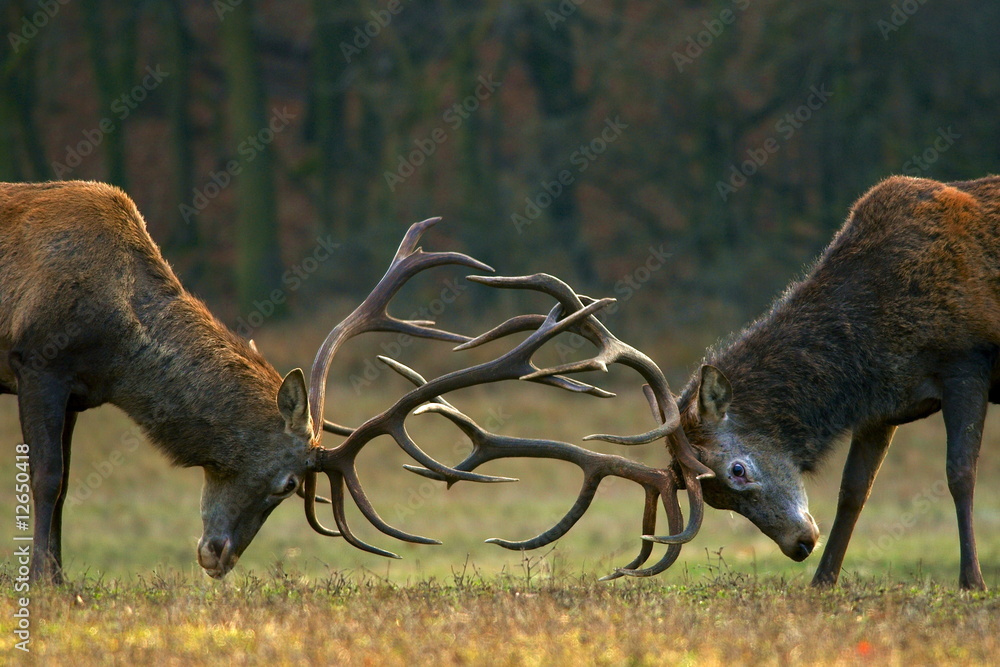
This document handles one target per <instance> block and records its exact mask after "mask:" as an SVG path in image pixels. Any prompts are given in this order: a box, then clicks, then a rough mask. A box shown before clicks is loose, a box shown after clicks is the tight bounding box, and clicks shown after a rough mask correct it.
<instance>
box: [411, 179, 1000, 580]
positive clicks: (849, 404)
mask: <svg viewBox="0 0 1000 667" xmlns="http://www.w3.org/2000/svg"><path fill="white" fill-rule="evenodd" d="M998 202H1000V176H991V177H987V178H983V179H979V180H975V181H967V182H960V183H947V184H945V183H939V182H936V181H931V180H926V179H919V178H909V177H893V178H889V179H887V180H885V181H883V182H882V183H880V184H878V185H876V186H875V187H873V188H872V189H871V190H870V191H869V192H868V193H867V194H865V195H864V196H863V197H861V199H859V200H858V202H857V203H856V204H855V205H854V207H853V209H852V210H851V213H850V216H849V217H848V220H847V222H846V223H845V224H844V226H843V228H842V229H841V230H840V231H839V232H838V234H837V235H836V236H835V237H834V239H833V241H832V243H831V244H830V245H829V247H828V248H827V249H826V250H825V251H824V252H823V254H822V255H821V256H820V258H819V260H818V261H817V262H816V264H815V266H814V267H813V269H812V270H811V272H810V273H809V274H808V276H807V277H806V278H805V279H804V280H802V281H801V282H798V283H796V284H793V285H792V286H791V287H789V288H788V290H786V292H785V293H784V295H783V296H782V297H781V298H780V299H778V301H777V302H776V303H775V304H774V306H773V307H772V308H771V310H770V312H769V313H767V314H766V315H764V316H763V317H761V318H760V319H759V320H757V321H756V322H754V323H753V324H751V325H750V326H748V327H747V328H746V329H745V330H743V331H742V332H740V333H739V334H738V335H736V336H735V337H734V338H733V339H732V340H731V342H729V343H728V344H725V345H722V346H721V347H719V348H718V349H715V350H710V351H709V352H708V354H707V355H706V357H705V363H704V364H703V365H702V366H701V369H700V370H699V371H698V372H697V373H695V375H694V377H693V378H692V379H691V381H690V382H689V383H688V385H687V387H686V388H685V390H684V391H683V393H682V395H681V397H680V400H679V411H680V423H681V426H682V429H681V430H678V431H676V432H674V433H672V434H671V436H670V439H671V449H672V450H673V451H674V454H675V457H676V456H677V455H678V453H680V452H683V453H684V454H685V455H686V454H687V453H690V452H691V451H693V452H694V453H695V456H696V457H697V459H698V460H699V461H700V462H701V463H702V464H704V465H705V466H707V468H708V470H707V471H706V470H705V469H702V468H699V467H698V466H697V462H690V461H687V462H684V464H683V465H681V466H680V467H675V469H674V470H673V471H672V476H673V479H674V480H675V481H674V482H673V484H672V487H671V489H670V492H671V493H672V492H673V491H676V488H678V487H683V486H687V489H688V492H689V494H690V496H691V512H692V517H691V521H690V523H689V525H688V528H687V529H686V530H684V531H683V532H681V533H677V530H678V528H679V526H680V519H679V509H678V508H677V506H676V502H675V501H674V502H670V503H668V502H667V499H668V495H669V494H668V493H667V492H666V491H664V492H662V493H660V495H661V496H662V497H663V499H664V506H665V507H666V509H667V513H668V518H669V521H670V526H671V530H672V531H673V532H674V533H675V534H674V535H670V536H666V537H657V536H655V535H652V534H651V531H650V525H651V522H652V519H651V513H655V510H656V507H655V500H656V496H655V495H652V496H651V495H650V494H651V493H654V492H653V491H651V489H653V487H651V486H646V488H647V503H646V513H645V515H644V522H643V532H644V533H645V534H644V535H643V539H644V540H646V542H647V546H644V549H643V551H642V552H641V553H640V557H639V558H638V559H637V560H636V561H635V562H633V563H632V564H630V565H629V566H627V567H626V568H622V569H620V570H618V571H617V572H616V573H615V574H613V575H611V577H610V578H614V577H615V576H619V575H621V574H631V575H639V576H648V575H649V574H655V573H657V572H661V571H663V570H664V569H666V567H668V566H669V565H670V564H671V563H672V562H673V559H674V558H676V555H677V550H678V549H679V547H680V545H681V544H682V543H684V542H686V541H689V540H690V539H692V538H693V537H694V536H695V534H696V533H697V530H698V527H699V525H700V519H701V512H702V501H704V502H708V503H709V504H710V505H712V506H713V507H717V508H720V509H729V510H734V511H736V512H739V513H740V514H743V515H744V516H746V517H747V518H748V519H750V520H751V521H752V522H753V523H754V524H756V525H757V526H758V527H759V528H760V529H761V530H762V531H763V532H764V533H765V534H766V535H768V536H769V537H771V538H772V539H773V540H774V541H775V542H777V544H778V545H779V546H780V548H781V550H782V551H783V552H784V553H785V554H786V555H787V556H789V557H791V558H793V559H794V560H803V559H805V558H806V557H807V556H809V554H810V553H811V552H812V551H813V549H814V548H815V546H816V543H817V539H818V537H819V530H818V528H817V526H816V522H815V521H814V520H813V518H812V516H811V515H810V514H809V511H808V501H807V498H806V493H805V489H804V487H803V484H802V477H803V475H804V474H808V473H810V472H812V471H814V470H816V469H817V468H818V466H819V465H820V464H821V463H822V462H823V457H824V456H825V455H826V454H828V453H829V452H830V450H831V449H832V448H833V446H834V445H835V444H836V443H837V442H838V441H839V440H841V439H842V438H844V437H846V436H850V439H851V446H850V452H849V453H848V457H847V463H846V465H845V467H844V475H843V480H842V482H841V490H840V499H839V502H838V506H837V515H836V518H835V520H834V523H833V529H832V531H831V534H830V539H829V541H828V543H827V545H826V548H825V550H824V552H823V557H822V558H821V559H820V563H819V567H818V569H817V571H816V574H815V576H814V578H813V584H814V585H817V586H827V585H832V584H835V583H836V581H837V579H838V576H839V574H840V570H841V566H842V564H843V560H844V554H845V552H846V550H847V544H848V542H849V541H850V537H851V533H852V531H853V529H854V525H855V523H856V521H857V519H858V516H859V514H860V513H861V509H862V508H863V507H864V504H865V501H866V500H867V499H868V495H869V492H870V490H871V486H872V483H873V481H874V479H875V475H876V473H877V472H878V469H879V467H880V465H881V463H882V460H883V458H884V457H885V454H886V451H887V449H888V447H889V443H890V441H891V439H892V435H893V433H894V432H895V429H896V427H897V426H899V425H900V424H905V423H907V422H911V421H915V420H918V419H923V418H924V417H927V416H929V415H931V414H934V413H935V412H937V411H938V410H941V411H942V412H943V415H944V421H945V426H946V430H947V440H948V442H947V466H946V475H947V480H948V487H949V489H950V490H951V493H952V496H953V498H954V501H955V507H956V510H957V514H958V528H959V548H960V558H961V561H960V562H961V570H960V577H959V584H960V586H961V587H962V588H972V589H983V588H985V583H984V581H983V576H982V572H981V571H980V567H979V561H978V557H977V555H976V541H975V537H974V534H973V527H972V505H973V502H972V501H973V490H974V487H975V480H976V461H977V458H978V455H979V447H980V442H981V439H982V432H983V421H984V418H985V414H986V408H987V405H988V403H990V402H993V403H996V402H1000V203H998ZM591 368H594V366H591ZM428 409H431V410H435V411H439V412H445V413H448V414H450V416H451V417H452V418H453V419H454V420H456V422H457V423H460V425H461V426H462V427H463V428H464V429H465V430H466V431H467V432H468V433H469V434H470V437H473V440H474V441H476V442H477V443H481V444H477V449H476V451H474V452H473V454H472V455H471V456H470V457H469V459H467V460H466V461H465V462H463V463H462V464H460V465H458V466H457V467H458V468H460V469H468V470H472V469H474V468H475V467H476V466H477V465H480V464H481V463H483V462H484V461H487V460H491V459H493V458H499V457H500V456H503V455H521V456H540V455H541V454H540V453H538V451H539V450H538V448H537V447H535V448H530V447H527V446H526V445H515V444H513V443H511V442H510V441H509V440H510V439H504V438H501V437H500V436H496V435H493V434H487V433H484V432H482V431H481V429H478V427H476V426H475V425H474V424H471V423H470V422H469V421H468V419H467V418H463V417H460V416H459V415H456V414H454V413H452V412H451V411H450V410H448V409H445V408H441V407H436V406H431V407H429V408H425V410H428ZM654 413H656V410H655V409H654ZM463 420H464V421H463ZM668 421H669V420H668ZM685 436H686V437H687V438H690V444H688V443H687V442H685V443H683V446H680V445H679V443H678V442H677V441H679V440H683V439H684V437H685ZM501 445H502V447H501ZM516 446H522V449H523V450H524V451H522V452H520V453H519V454H507V453H505V452H512V451H513V450H514V448H515V447H516ZM503 448H506V449H503ZM529 451H531V452H532V453H528V452H529ZM591 456H596V455H591ZM581 465H583V464H582V463H581ZM585 469H586V468H585ZM657 474H658V473H657ZM625 476H628V477H629V478H630V479H634V480H635V481H637V482H640V483H643V482H642V480H641V475H640V474H639V472H637V471H635V470H633V471H632V472H630V473H629V474H628V475H625ZM595 479H596V480H598V481H599V477H594V476H591V475H589V474H588V476H587V483H586V484H585V488H584V491H583V492H582V493H581V496H580V501H578V503H577V506H575V507H574V510H573V511H572V512H571V513H570V515H569V516H568V517H567V520H566V521H564V522H563V523H562V524H561V525H560V526H557V527H556V529H553V531H550V533H548V534H544V535H543V536H539V538H536V539H535V540H528V541H525V542H505V541H502V540H494V541H495V542H497V543H499V544H501V545H502V546H506V547H509V548H534V547H537V546H541V545H542V544H545V543H547V542H548V541H551V539H554V537H557V536H558V535H561V534H562V533H564V532H565V530H567V529H568V528H569V526H571V525H572V523H573V522H575V521H576V520H577V519H578V518H579V516H580V515H582V513H583V512H584V511H585V510H586V506H587V504H589V499H590V498H592V497H593V490H594V489H595V488H596V484H594V483H593V482H594V480H595ZM702 480H704V481H702ZM550 538H551V539H550ZM650 542H661V543H665V544H669V545H671V547H670V549H669V550H668V552H667V554H666V556H665V557H664V559H663V561H661V562H660V563H659V564H657V565H656V566H654V567H652V568H647V569H645V570H635V569H632V568H635V567H637V566H638V565H639V564H640V563H641V562H642V561H644V560H645V558H646V557H648V556H649V549H648V543H650Z"/></svg>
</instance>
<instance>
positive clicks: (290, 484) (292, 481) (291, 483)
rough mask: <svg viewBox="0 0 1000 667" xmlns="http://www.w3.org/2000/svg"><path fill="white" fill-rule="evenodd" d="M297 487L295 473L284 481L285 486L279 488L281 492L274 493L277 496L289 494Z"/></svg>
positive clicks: (297, 482)
mask: <svg viewBox="0 0 1000 667" xmlns="http://www.w3.org/2000/svg"><path fill="white" fill-rule="evenodd" d="M297 488H299V480H298V478H297V477H296V476H295V475H291V476H289V478H288V481H287V482H285V488H283V489H282V490H281V493H276V494H275V495H277V496H287V495H290V494H291V493H292V492H293V491H295V489H297Z"/></svg>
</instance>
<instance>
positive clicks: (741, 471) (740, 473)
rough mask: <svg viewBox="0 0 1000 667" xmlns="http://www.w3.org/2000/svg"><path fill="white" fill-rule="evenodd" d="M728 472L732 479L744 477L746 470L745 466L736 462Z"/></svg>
mask: <svg viewBox="0 0 1000 667" xmlns="http://www.w3.org/2000/svg"><path fill="white" fill-rule="evenodd" d="M729 472H730V473H732V475H733V477H746V474H747V469H746V466H744V465H743V464H742V463H740V462H739V461H737V462H736V463H734V464H733V465H732V467H731V468H730V469H729Z"/></svg>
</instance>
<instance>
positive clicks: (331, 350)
mask: <svg viewBox="0 0 1000 667" xmlns="http://www.w3.org/2000/svg"><path fill="white" fill-rule="evenodd" d="M439 220H440V218H428V219H427V220H424V221H422V222H417V223H414V224H413V225H411V226H410V228H409V230H407V232H406V234H405V235H404V236H403V240H402V242H401V243H400V244H399V249H398V250H397V251H396V255H395V256H394V257H393V260H392V262H391V263H390V265H389V269H388V270H387V271H386V273H385V275H384V276H382V279H381V280H379V282H378V284H377V285H376V286H375V289H373V290H372V292H371V293H370V294H369V295H368V297H367V298H366V299H365V300H364V301H363V302H362V303H361V305H360V306H358V307H357V308H356V309H355V310H354V311H353V312H352V313H351V314H350V315H348V316H347V317H346V318H344V320H343V321H341V322H340V324H338V325H337V326H336V327H334V328H333V330H332V331H330V333H329V334H328V335H327V337H326V339H325V340H324V341H323V344H322V345H321V346H320V348H319V350H318V351H317V352H316V358H315V359H314V360H313V365H312V369H311V371H310V374H309V412H310V415H311V416H312V421H313V436H314V437H316V438H318V437H319V435H320V432H321V430H322V427H323V423H324V419H323V407H324V402H325V399H326V378H327V375H328V373H329V370H330V362H331V361H332V360H333V357H334V355H335V354H336V353H337V350H338V349H339V348H340V346H341V345H343V344H344V342H345V341H346V340H348V339H349V338H352V337H354V336H357V335H358V334H361V333H365V332H368V331H393V332H399V333H405V334H409V335H411V336H418V337H422V338H434V339H439V340H450V341H453V342H464V341H467V340H469V339H468V337H466V336H461V335H459V334H454V333H450V332H447V331H442V330H440V329H435V328H433V327H431V326H430V324H431V323H430V322H427V321H423V320H418V321H407V320H400V319H397V318H395V317H393V316H391V315H389V314H388V312H387V310H386V308H387V307H388V304H389V301H390V300H391V299H392V297H393V296H395V295H396V293H397V292H398V291H399V289H400V288H401V287H402V286H403V284H404V283H406V281H407V280H409V279H410V278H412V277H413V276H414V275H416V274H417V273H419V272H421V271H423V270H425V269H429V268H431V267H434V266H441V265H445V264H457V265H460V266H466V267H469V268H473V269H476V270H479V271H487V272H490V273H492V272H493V269H492V268H491V267H490V266H489V265H487V264H484V263H483V262H480V261H479V260H477V259H473V258H472V257H469V256H468V255H464V254H462V253H457V252H431V253H425V252H424V251H423V250H422V249H420V248H419V247H417V243H418V242H419V240H420V236H421V235H422V234H423V233H424V232H425V231H426V230H427V229H428V228H430V227H431V226H433V225H434V224H436V223H437V222H438V221H439Z"/></svg>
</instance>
